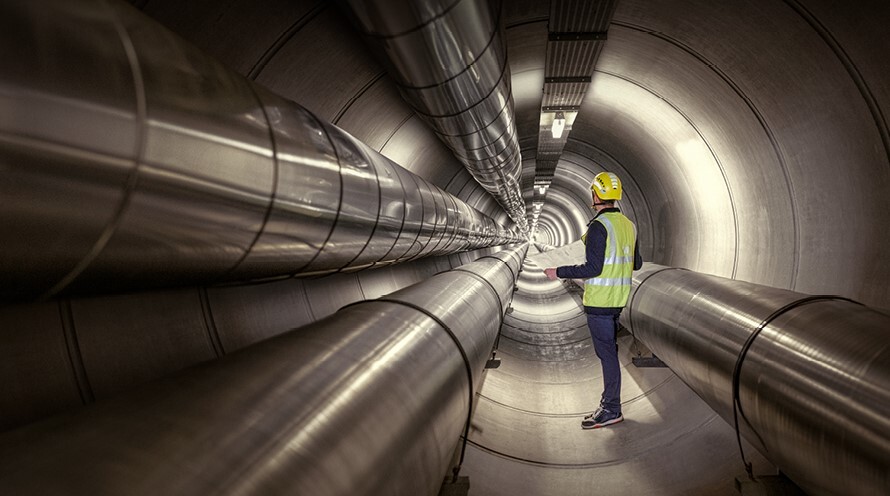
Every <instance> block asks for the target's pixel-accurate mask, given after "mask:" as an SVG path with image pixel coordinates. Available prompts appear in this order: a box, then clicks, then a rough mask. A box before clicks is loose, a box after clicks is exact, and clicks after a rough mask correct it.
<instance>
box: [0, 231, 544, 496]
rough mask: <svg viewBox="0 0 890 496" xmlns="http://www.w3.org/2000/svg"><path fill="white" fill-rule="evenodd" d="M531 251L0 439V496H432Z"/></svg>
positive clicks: (518, 248) (513, 251) (348, 311)
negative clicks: (149, 495) (46, 495)
mask: <svg viewBox="0 0 890 496" xmlns="http://www.w3.org/2000/svg"><path fill="white" fill-rule="evenodd" d="M527 248H528V244H527V243H526V244H521V245H513V246H511V247H510V248H508V249H505V250H502V251H500V252H497V253H495V254H493V255H489V256H485V257H482V258H480V259H479V260H477V261H475V262H473V263H470V264H467V265H464V266H462V267H460V268H459V269H455V270H451V271H448V272H443V273H441V274H438V275H436V276H433V277H432V278H430V279H429V280H427V281H424V282H421V283H418V284H416V285H413V286H410V287H408V288H405V289H402V290H400V291H397V292H395V293H392V294H390V295H387V296H386V297H384V298H381V299H379V300H368V301H363V302H359V303H356V304H353V305H350V306H347V307H345V308H343V309H341V310H340V311H338V312H336V313H335V314H334V315H332V316H330V317H328V318H325V319H323V320H320V321H318V322H316V323H313V324H310V325H307V326H304V327H301V328H299V329H295V330H293V331H291V332H289V333H287V334H283V335H281V336H278V337H275V338H272V339H270V340H267V341H264V342H262V343H258V344H256V345H254V346H250V347H248V348H245V349H243V350H241V351H239V352H236V353H233V354H231V355H228V356H226V357H224V358H222V359H220V360H216V361H213V362H208V363H205V364H203V365H200V366H197V367H193V368H191V369H188V370H186V371H184V372H183V373H181V374H178V375H176V376H173V377H170V378H167V379H165V380H162V381H159V382H156V383H153V384H151V385H149V386H148V387H145V388H142V389H137V390H133V391H131V392H129V393H126V394H124V395H121V396H118V397H116V398H114V399H110V400H108V401H105V402H99V403H96V404H95V405H92V406H90V407H87V408H84V409H81V410H78V411H77V412H74V413H72V414H69V415H61V416H57V417H53V418H51V419H48V420H46V421H43V422H38V423H35V424H31V425H29V426H26V427H24V428H22V429H18V430H15V431H10V432H7V433H5V434H3V435H2V436H0V493H2V494H84V495H87V494H89V495H101V494H108V495H112V494H115V495H116V494H131V495H140V494H146V495H148V494H151V495H154V494H170V495H174V494H182V495H194V494H233V495H234V494H263V495H272V494H301V495H305V494H312V495H359V494H367V495H377V494H393V495H416V494H435V492H436V491H437V490H438V487H439V486H440V485H441V483H442V479H443V477H445V475H446V474H447V473H449V469H450V466H449V464H450V463H451V461H452V457H453V454H454V452H455V448H456V446H457V445H458V442H459V440H460V437H461V435H464V434H465V429H466V428H467V426H468V425H469V424H468V418H469V415H470V409H471V401H472V398H473V396H474V394H475V392H476V391H477V390H478V387H479V385H480V382H481V378H482V372H483V370H484V365H485V361H486V359H487V358H488V357H489V356H490V353H491V349H492V346H493V344H494V341H495V337H496V336H497V333H498V330H499V329H500V326H501V322H502V319H503V316H504V313H505V312H506V309H507V306H508V304H509V302H510V299H511V297H512V294H513V288H514V284H515V283H516V278H517V276H518V274H519V270H520V268H521V265H522V260H523V258H524V257H525V253H526V250H527ZM47 474H52V476H49V477H48V476H47Z"/></svg>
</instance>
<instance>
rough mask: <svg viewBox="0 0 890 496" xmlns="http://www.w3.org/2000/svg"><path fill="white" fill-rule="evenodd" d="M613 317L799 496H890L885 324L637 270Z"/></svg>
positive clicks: (731, 285)
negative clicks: (621, 315) (736, 429)
mask: <svg viewBox="0 0 890 496" xmlns="http://www.w3.org/2000/svg"><path fill="white" fill-rule="evenodd" d="M625 318H626V321H625V323H626V324H627V325H628V326H629V328H630V329H631V330H632V332H633V333H634V335H635V336H636V337H637V338H639V339H640V340H641V341H642V342H643V343H645V344H646V345H647V346H648V347H649V348H650V349H651V350H652V351H653V352H654V353H655V354H656V355H657V356H658V357H659V358H661V359H662V360H663V361H664V362H665V363H667V364H668V365H669V366H670V368H671V369H672V370H673V371H674V372H675V373H676V374H677V375H678V376H679V377H680V378H681V379H682V380H683V381H684V382H685V383H686V384H688V385H689V386H690V387H691V388H692V389H693V390H694V391H695V392H696V393H697V394H698V395H699V396H701V398H702V399H704V400H705V402H707V403H708V405H710V406H711V408H713V409H714V411H716V412H717V413H718V414H719V415H720V416H721V417H723V419H724V420H726V421H727V422H728V423H729V424H730V425H734V424H735V420H734V419H735V418H736V416H735V415H736V414H737V415H738V419H739V426H740V429H741V433H742V434H743V435H744V437H745V439H747V440H748V441H749V442H751V443H752V444H753V445H754V446H756V447H758V449H759V450H760V451H761V453H762V454H763V455H764V456H765V457H766V458H768V459H769V460H770V461H772V462H773V463H774V464H776V466H778V467H779V468H780V469H781V470H782V471H783V472H784V473H785V474H786V475H788V477H789V478H791V480H793V481H794V482H795V483H797V484H798V485H799V486H800V487H801V488H803V489H804V490H805V491H806V493H807V494H811V495H821V494H890V339H888V338H890V335H888V330H890V316H888V315H886V314H884V313H881V312H879V311H877V310H874V309H871V308H868V307H866V306H863V305H860V304H857V303H855V302H852V301H850V300H847V299H845V298H840V297H810V296H808V295H805V294H801V293H796V292H793V291H788V290H783V289H776V288H771V287H767V286H760V285H757V284H752V283H747V282H742V281H734V280H729V279H724V278H721V277H716V276H710V275H705V274H699V273H695V272H691V271H687V270H677V269H671V268H667V267H661V266H657V265H653V264H646V267H645V268H644V269H643V270H642V271H640V272H637V273H635V275H634V292H633V294H632V296H631V300H630V302H629V311H628V312H625ZM752 335H753V337H752ZM734 378H735V379H736V385H737V386H738V388H737V391H738V394H737V395H735V397H734V387H733V382H734V380H733V379H734ZM734 399H737V404H738V405H739V409H738V410H736V411H734V409H733V405H734V403H735V402H734ZM740 468H741V462H740Z"/></svg>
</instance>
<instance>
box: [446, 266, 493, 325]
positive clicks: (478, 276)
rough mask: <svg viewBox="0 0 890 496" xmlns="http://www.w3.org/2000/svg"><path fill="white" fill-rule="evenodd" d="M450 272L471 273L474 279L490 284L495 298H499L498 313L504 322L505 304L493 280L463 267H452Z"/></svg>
mask: <svg viewBox="0 0 890 496" xmlns="http://www.w3.org/2000/svg"><path fill="white" fill-rule="evenodd" d="M448 272H463V273H464V274H469V275H471V276H473V278H474V279H476V280H478V281H481V282H483V283H485V285H486V286H488V287H489V288H490V289H491V292H492V293H493V294H494V299H495V300H497V302H498V308H499V309H500V313H498V315H499V316H500V319H501V323H503V320H504V304H503V303H502V302H501V296H500V294H498V291H497V290H496V289H494V285H492V284H491V282H489V281H488V280H487V279H485V278H484V277H482V276H480V275H479V274H477V273H475V272H470V271H469V270H464V269H461V268H457V269H451V270H449V271H448ZM446 273H447V272H446Z"/></svg>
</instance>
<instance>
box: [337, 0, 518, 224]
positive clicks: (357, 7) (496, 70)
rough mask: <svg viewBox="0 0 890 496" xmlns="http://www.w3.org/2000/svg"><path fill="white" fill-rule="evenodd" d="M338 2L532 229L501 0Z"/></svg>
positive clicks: (442, 132) (473, 168)
mask: <svg viewBox="0 0 890 496" xmlns="http://www.w3.org/2000/svg"><path fill="white" fill-rule="evenodd" d="M340 3H341V5H343V6H344V10H346V11H347V13H348V14H349V15H350V16H351V17H352V19H353V20H354V22H355V24H356V25H357V26H358V27H359V29H361V30H362V31H363V32H364V34H365V35H366V36H367V37H368V38H369V39H370V40H371V42H372V43H373V44H374V45H375V46H376V47H377V48H378V52H379V53H380V54H381V56H380V57H379V58H380V60H381V62H382V63H383V64H384V65H385V66H386V67H387V69H388V71H389V74H390V75H391V76H392V77H393V79H394V80H395V82H396V84H397V85H398V87H399V91H400V92H401V94H402V96H403V98H404V99H405V100H406V101H407V102H408V104H409V105H411V107H412V108H413V109H414V110H415V111H416V112H417V114H418V115H419V116H420V117H421V118H422V119H424V120H425V121H426V122H427V123H428V124H429V125H430V126H431V127H432V128H433V131H434V132H435V133H436V134H437V135H438V136H439V138H440V139H441V140H442V141H443V142H444V143H445V144H446V145H447V146H448V147H449V148H451V150H452V151H453V152H454V154H455V155H456V156H457V158H458V159H459V160H460V161H461V162H462V163H463V164H464V166H466V168H467V170H468V171H469V172H470V174H472V175H473V177H474V178H476V180H477V181H478V182H479V184H481V185H482V187H484V188H485V189H486V190H487V191H488V192H489V193H491V194H492V196H494V197H495V199H497V201H498V202H499V203H500V204H501V206H502V207H503V208H504V210H505V211H506V212H507V213H508V214H509V215H510V217H511V218H512V219H513V221H514V222H515V223H516V224H517V226H519V228H520V230H521V231H522V232H526V231H527V227H528V226H527V220H526V212H525V202H524V200H523V199H522V188H521V186H520V179H521V174H522V165H521V159H520V153H519V143H518V141H517V138H516V124H515V122H514V121H515V119H514V116H513V94H512V91H511V88H510V69H509V65H508V64H507V52H506V47H505V44H504V41H503V36H502V33H501V26H500V24H501V7H502V5H501V2H492V3H494V4H495V5H493V6H492V5H491V4H490V2H488V0H458V1H450V2H445V1H441V0H428V1H423V2H416V1H412V2H392V1H390V0H378V1H373V2H367V1H361V2H357V1H353V0H342V1H341V2H340Z"/></svg>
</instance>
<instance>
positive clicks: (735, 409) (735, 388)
mask: <svg viewBox="0 0 890 496" xmlns="http://www.w3.org/2000/svg"><path fill="white" fill-rule="evenodd" d="M659 272H660V271H659ZM818 301H847V302H850V303H855V304H857V305H862V303H859V302H858V301H855V300H851V299H850V298H845V297H843V296H836V295H813V296H807V297H804V298H800V299H797V300H794V301H792V302H790V303H787V304H785V305H783V306H782V307H780V308H779V309H778V310H775V311H774V312H773V313H771V314H770V315H769V316H768V317H767V318H765V319H763V321H762V322H761V323H760V325H758V326H757V327H756V328H754V331H753V332H751V334H750V335H749V336H748V339H747V340H745V344H744V345H742V349H741V350H740V351H739V356H738V358H737V359H736V362H735V366H734V367H733V370H732V416H733V421H734V423H735V426H734V427H735V435H736V440H737V441H738V443H739V453H740V455H741V457H742V463H743V464H744V465H745V470H746V471H747V473H748V477H750V478H751V479H752V480H753V479H754V474H753V472H752V470H753V468H752V465H751V463H749V462H748V461H747V460H746V459H745V451H744V449H743V448H742V435H741V431H740V430H739V415H740V414H741V416H742V419H744V420H745V423H746V424H748V428H749V429H751V432H753V433H754V435H755V436H757V439H758V440H759V441H760V444H761V446H763V449H765V450H767V451H769V449H768V448H767V447H766V443H764V442H763V438H762V437H760V434H759V433H758V432H757V430H756V429H754V426H753V425H751V422H750V421H749V420H748V417H747V416H746V415H745V412H744V410H743V409H742V402H741V399H740V398H739V389H740V383H741V372H742V364H743V363H744V361H745V358H746V357H747V355H748V350H750V349H751V346H753V344H754V340H755V339H756V338H757V336H759V335H760V332H761V331H763V330H764V329H766V326H768V325H769V324H770V323H772V322H773V321H774V320H776V319H777V318H779V317H781V316H782V315H783V314H785V313H786V312H788V311H789V310H793V309H795V308H797V307H801V306H803V305H808V304H810V303H815V302H818Z"/></svg>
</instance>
